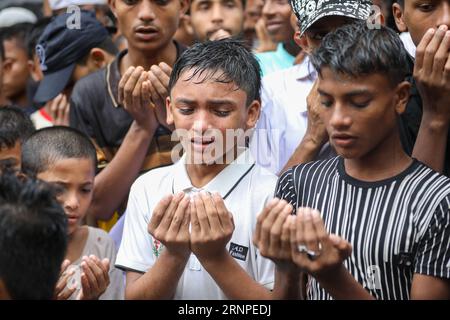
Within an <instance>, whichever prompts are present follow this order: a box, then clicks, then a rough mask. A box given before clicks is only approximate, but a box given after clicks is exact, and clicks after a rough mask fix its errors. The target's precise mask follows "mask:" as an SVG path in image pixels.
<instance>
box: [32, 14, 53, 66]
mask: <svg viewBox="0 0 450 320" xmlns="http://www.w3.org/2000/svg"><path fill="white" fill-rule="evenodd" d="M51 21H52V17H44V18H42V19H39V20H38V21H37V22H36V23H35V24H34V26H33V28H31V30H30V32H29V34H28V36H27V50H28V57H29V58H30V59H32V58H33V55H34V52H35V51H36V45H37V43H38V40H39V37H40V36H41V34H42V33H43V32H44V30H45V28H46V27H47V25H48V24H49V23H50V22H51Z"/></svg>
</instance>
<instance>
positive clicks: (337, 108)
mask: <svg viewBox="0 0 450 320" xmlns="http://www.w3.org/2000/svg"><path fill="white" fill-rule="evenodd" d="M400 87H401V88H403V90H400V89H399V88H400ZM408 89H409V87H408V84H407V83H406V84H405V83H402V84H399V85H398V86H397V87H395V88H393V86H392V85H391V84H390V82H389V81H388V78H387V76H385V75H382V74H371V75H368V76H361V77H358V78H349V77H345V76H340V75H336V74H335V73H333V72H332V71H331V70H330V69H329V68H323V69H322V71H321V76H320V77H319V84H318V92H319V94H320V102H321V105H322V109H323V110H322V111H323V113H322V117H323V121H324V123H325V126H326V128H327V131H328V134H329V136H330V142H331V144H332V145H333V147H334V148H335V150H336V152H337V153H338V154H339V155H341V156H343V157H344V158H347V159H356V158H362V157H366V156H368V155H370V154H374V153H375V152H378V153H377V154H380V153H379V152H381V153H383V152H385V153H386V156H388V155H389V152H391V151H390V150H389V149H388V150H386V148H389V143H392V141H393V138H394V137H395V134H396V131H397V130H398V129H397V125H396V115H397V114H398V113H401V112H403V110H404V108H405V106H406V102H407V96H408ZM402 94H403V95H406V98H405V97H404V96H402ZM402 97H403V99H402Z"/></svg>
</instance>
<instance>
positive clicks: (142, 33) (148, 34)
mask: <svg viewBox="0 0 450 320" xmlns="http://www.w3.org/2000/svg"><path fill="white" fill-rule="evenodd" d="M135 33H136V35H137V37H138V38H140V39H142V40H150V39H152V38H154V37H155V36H156V35H157V34H158V30H157V29H156V28H155V27H148V26H141V27H137V28H136V29H135Z"/></svg>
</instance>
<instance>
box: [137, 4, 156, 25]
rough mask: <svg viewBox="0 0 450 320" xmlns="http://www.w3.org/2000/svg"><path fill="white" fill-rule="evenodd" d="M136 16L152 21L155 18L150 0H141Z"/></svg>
mask: <svg viewBox="0 0 450 320" xmlns="http://www.w3.org/2000/svg"><path fill="white" fill-rule="evenodd" d="M138 18H139V20H142V21H145V22H147V21H152V20H154V19H155V12H154V10H153V5H152V0H143V1H142V2H141V3H140V6H139V8H138Z"/></svg>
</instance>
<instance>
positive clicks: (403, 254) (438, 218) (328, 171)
mask: <svg viewBox="0 0 450 320" xmlns="http://www.w3.org/2000/svg"><path fill="white" fill-rule="evenodd" d="M276 196H277V197H279V198H282V199H285V200H286V201H288V202H290V203H291V204H292V205H293V206H294V207H295V208H298V207H311V208H315V209H317V210H319V211H320V212H321V215H322V218H323V220H324V223H325V227H326V229H327V231H328V232H329V233H334V234H337V235H339V236H341V237H343V238H344V239H346V240H347V241H349V242H350V243H351V245H352V247H353V252H352V254H351V256H350V257H349V258H348V259H347V260H346V261H345V262H344V264H345V267H346V268H347V270H349V272H350V273H351V274H352V275H353V277H354V278H355V279H356V280H357V281H358V282H359V283H360V284H361V285H362V286H363V287H364V288H365V289H366V290H368V291H369V292H370V293H371V294H372V295H373V296H374V297H375V298H377V299H409V295H410V290H411V283H412V278H413V274H414V273H420V274H425V275H430V276H435V277H440V278H447V279H448V278H450V268H448V267H447V264H448V262H449V260H450V213H449V211H450V179H448V178H447V177H445V176H443V175H440V174H439V173H437V172H435V171H433V170H432V169H430V168H428V167H427V166H425V165H424V164H422V163H420V162H419V161H417V160H414V161H413V163H412V164H411V165H410V166H409V167H408V168H407V169H406V170H405V171H404V172H402V173H400V174H399V175H397V176H395V177H392V178H390V179H386V180H382V181H377V182H364V181H359V180H356V179H354V178H352V177H350V176H349V175H347V173H346V172H345V169H344V159H343V158H342V157H335V158H332V159H329V160H324V161H317V162H310V163H307V164H304V165H299V166H297V167H294V168H292V169H290V170H288V171H286V172H285V173H284V174H283V175H282V176H281V177H280V178H279V180H278V184H277V188H276ZM307 296H308V299H331V297H330V296H329V295H328V294H327V293H326V292H325V290H323V289H322V288H321V287H320V285H319V284H318V282H317V281H316V280H315V279H313V278H312V277H310V279H309V281H308V287H307Z"/></svg>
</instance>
